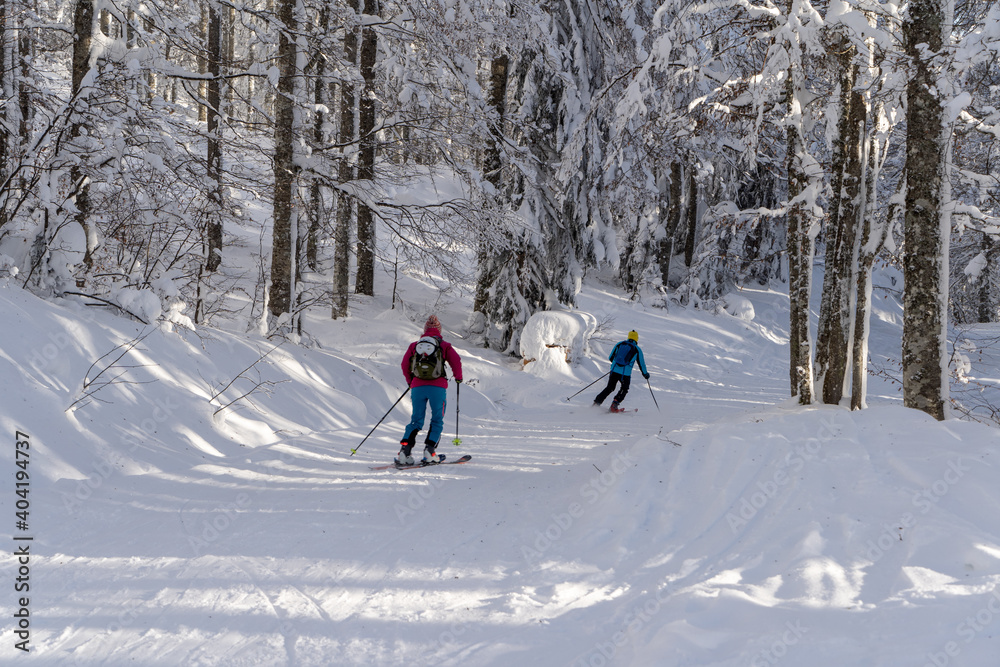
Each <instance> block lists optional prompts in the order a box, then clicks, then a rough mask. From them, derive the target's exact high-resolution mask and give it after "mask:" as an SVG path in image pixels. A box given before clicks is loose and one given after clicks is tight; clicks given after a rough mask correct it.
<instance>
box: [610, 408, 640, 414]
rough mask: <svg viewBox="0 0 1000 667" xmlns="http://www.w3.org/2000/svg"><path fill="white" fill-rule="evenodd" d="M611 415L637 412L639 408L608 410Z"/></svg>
mask: <svg viewBox="0 0 1000 667" xmlns="http://www.w3.org/2000/svg"><path fill="white" fill-rule="evenodd" d="M608 412H610V413H612V414H616V415H618V414H621V413H623V412H639V408H618V409H617V410H608Z"/></svg>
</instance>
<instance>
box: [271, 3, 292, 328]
mask: <svg viewBox="0 0 1000 667" xmlns="http://www.w3.org/2000/svg"><path fill="white" fill-rule="evenodd" d="M295 5H296V0H281V1H280V2H279V3H278V6H277V12H278V21H279V23H280V26H281V30H280V36H279V40H278V90H277V95H276V96H275V100H274V106H275V123H274V229H273V234H272V238H273V241H272V244H271V289H270V292H269V295H268V307H269V309H270V311H271V314H272V315H273V316H274V317H278V316H280V315H282V314H284V313H290V312H292V307H293V306H294V295H293V292H294V290H295V280H294V276H295V247H296V243H295V239H294V232H295V229H296V226H297V223H296V220H295V213H294V207H293V205H292V197H293V194H294V191H295V185H296V181H297V175H296V171H297V169H296V165H295V149H294V142H295V99H294V96H295V83H296V82H295V79H296V75H297V73H296V71H295V67H296V62H295V61H296V56H297V53H296V51H297V48H296V43H295V35H296V33H297V28H298V25H297V18H296V11H295V9H296V7H295Z"/></svg>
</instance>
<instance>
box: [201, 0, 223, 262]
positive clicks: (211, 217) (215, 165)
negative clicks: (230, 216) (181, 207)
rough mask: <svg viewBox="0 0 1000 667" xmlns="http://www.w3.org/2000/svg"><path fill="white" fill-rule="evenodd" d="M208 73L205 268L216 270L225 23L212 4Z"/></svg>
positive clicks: (219, 242)
mask: <svg viewBox="0 0 1000 667" xmlns="http://www.w3.org/2000/svg"><path fill="white" fill-rule="evenodd" d="M207 60H208V63H207V65H208V73H209V75H210V78H209V80H208V82H207V98H206V102H207V107H208V109H207V111H208V114H207V118H206V130H207V132H208V142H207V144H208V154H207V156H206V167H207V169H206V173H207V176H208V188H209V191H208V211H207V213H208V216H207V217H208V219H207V221H206V234H205V241H206V243H205V245H206V247H207V257H206V260H205V268H206V269H207V270H208V271H216V270H217V269H218V268H219V265H220V264H221V263H222V192H223V190H222V187H223V186H222V126H221V123H220V122H219V121H220V117H221V115H222V107H221V105H222V95H221V87H222V79H221V77H222V21H221V17H220V16H219V10H218V7H216V5H215V3H209V9H208V58H207Z"/></svg>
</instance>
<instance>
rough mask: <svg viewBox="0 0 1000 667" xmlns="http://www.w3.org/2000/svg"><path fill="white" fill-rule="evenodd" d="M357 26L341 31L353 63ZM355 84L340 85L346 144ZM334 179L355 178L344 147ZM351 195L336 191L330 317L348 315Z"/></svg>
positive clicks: (351, 134)
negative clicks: (331, 309)
mask: <svg viewBox="0 0 1000 667" xmlns="http://www.w3.org/2000/svg"><path fill="white" fill-rule="evenodd" d="M348 4H349V6H350V7H351V9H353V10H354V13H355V14H357V12H358V7H359V0H348ZM359 31H360V28H359V27H357V26H349V27H348V28H347V30H346V31H345V33H344V59H345V60H346V61H347V62H348V63H350V64H352V65H353V64H355V63H356V62H357V58H358V41H359V39H358V37H359ZM357 105H358V86H357V83H355V82H354V81H351V80H348V81H345V82H344V83H343V84H342V85H341V89H340V132H339V135H338V143H340V145H341V146H345V147H346V146H347V145H348V144H349V143H351V142H353V141H356V140H357V131H356V128H355V122H356V119H357ZM337 179H338V180H339V181H340V182H341V183H349V182H350V181H352V180H353V179H354V167H353V165H352V164H351V160H350V158H349V157H348V156H347V151H346V149H345V150H344V156H343V157H342V158H341V160H340V166H339V169H338V174H337ZM353 203H354V199H353V197H350V196H349V195H348V194H347V193H346V192H344V191H343V190H338V191H337V228H336V230H335V232H334V260H333V311H332V315H333V319H338V318H341V317H347V313H348V294H349V292H348V290H349V282H350V275H351V274H350V268H351V245H350V243H351V220H352V215H351V208H352V206H353Z"/></svg>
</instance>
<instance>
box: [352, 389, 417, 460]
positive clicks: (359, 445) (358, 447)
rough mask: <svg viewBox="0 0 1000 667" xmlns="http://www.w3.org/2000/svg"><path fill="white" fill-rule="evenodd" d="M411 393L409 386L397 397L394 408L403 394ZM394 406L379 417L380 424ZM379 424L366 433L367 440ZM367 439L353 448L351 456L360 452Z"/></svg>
mask: <svg viewBox="0 0 1000 667" xmlns="http://www.w3.org/2000/svg"><path fill="white" fill-rule="evenodd" d="M409 393H410V388H409V387H407V388H406V391H404V392H403V394H402V396H400V397H399V398H397V399H396V402H395V403H393V404H392V408H394V407H396V406H397V405H399V402H400V401H401V400H403V396H406V395H407V394H409ZM392 408H389V410H388V412H386V413H385V414H384V415H382V419H379V420H378V424H381V423H382V422H384V421H385V418H386V417H388V416H389V413H390V412H392ZM378 424H375V425H374V426H372V430H370V431H368V435H366V436H365V440H367V439H368V436H369V435H371V434H372V433H374V432H375V429H377V428H378ZM365 440H362V441H361V442H360V443H359V444H358V446H357V447H355V448H354V449H352V450H351V456H354V455H355V454H356V453H357V452H358V450H359V449H361V445H363V444H365Z"/></svg>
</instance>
